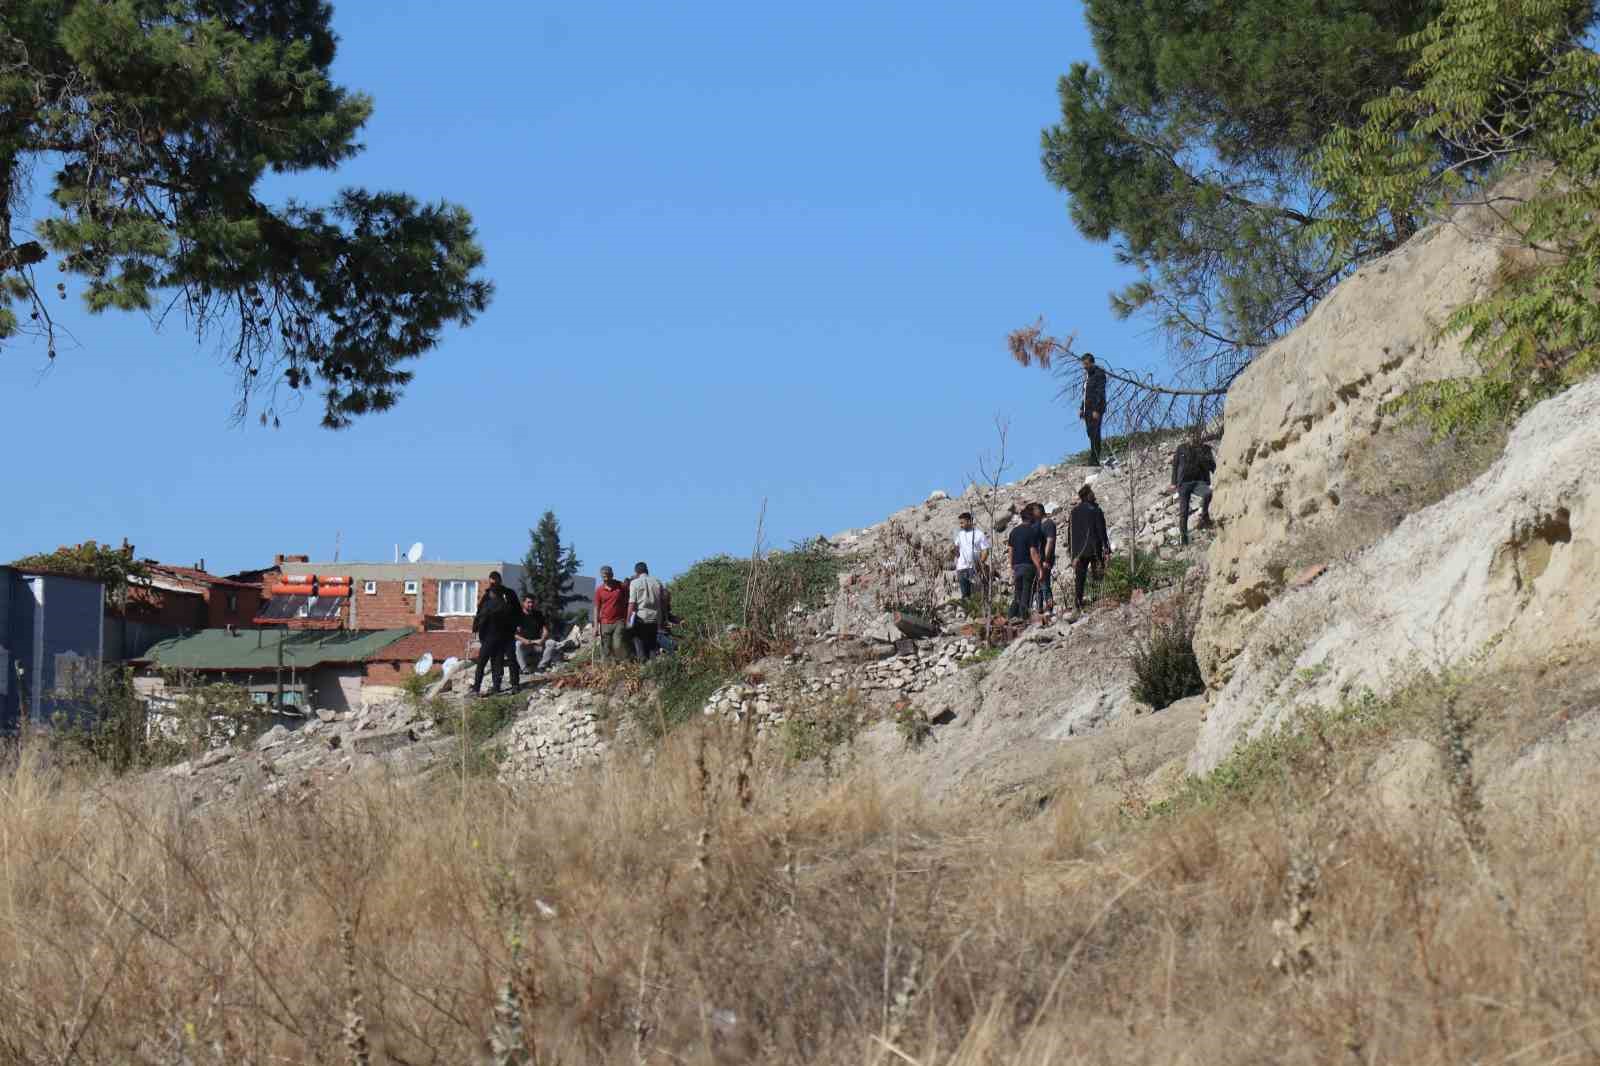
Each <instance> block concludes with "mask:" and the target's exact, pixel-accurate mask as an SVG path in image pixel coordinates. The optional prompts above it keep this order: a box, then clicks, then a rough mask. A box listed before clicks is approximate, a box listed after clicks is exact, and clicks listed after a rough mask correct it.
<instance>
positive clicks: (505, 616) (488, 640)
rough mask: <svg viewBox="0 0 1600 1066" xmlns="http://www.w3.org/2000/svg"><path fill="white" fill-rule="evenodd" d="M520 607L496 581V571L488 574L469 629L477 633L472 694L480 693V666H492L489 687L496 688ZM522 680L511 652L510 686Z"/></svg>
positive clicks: (514, 685)
mask: <svg viewBox="0 0 1600 1066" xmlns="http://www.w3.org/2000/svg"><path fill="white" fill-rule="evenodd" d="M521 617H522V608H521V607H519V606H518V605H517V597H516V594H515V593H514V592H512V591H511V590H510V589H508V588H506V587H505V586H504V585H503V584H501V583H500V571H498V570H495V571H492V572H491V573H490V574H489V587H488V588H487V589H485V590H484V592H483V595H482V596H481V597H479V598H478V613H477V614H476V615H475V616H473V619H472V631H473V632H474V633H476V634H478V670H477V673H475V674H474V675H473V678H472V694H473V695H474V696H476V695H480V694H481V690H482V687H483V668H484V666H485V665H489V666H491V667H492V668H493V673H492V674H491V675H490V676H491V681H492V682H493V685H494V689H493V691H495V692H499V691H500V674H501V672H502V671H503V670H504V669H505V664H506V652H508V651H510V650H511V648H512V634H514V633H515V632H516V631H517V622H518V621H520V620H521ZM521 683H522V670H521V668H520V667H518V666H517V658H516V656H515V655H514V654H513V655H512V656H511V688H512V690H513V691H515V690H516V688H517V686H518V685H520V684H521Z"/></svg>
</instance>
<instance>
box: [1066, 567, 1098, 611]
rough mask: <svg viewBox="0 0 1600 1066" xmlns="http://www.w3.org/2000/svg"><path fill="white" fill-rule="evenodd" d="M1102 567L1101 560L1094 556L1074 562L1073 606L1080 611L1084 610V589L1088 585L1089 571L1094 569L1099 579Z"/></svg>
mask: <svg viewBox="0 0 1600 1066" xmlns="http://www.w3.org/2000/svg"><path fill="white" fill-rule="evenodd" d="M1101 565H1102V564H1101V562H1100V560H1099V559H1096V558H1094V557H1093V556H1092V555H1086V556H1084V557H1083V558H1082V559H1074V560H1072V605H1073V606H1074V607H1076V608H1077V609H1078V610H1080V611H1081V610H1083V587H1084V585H1085V584H1087V583H1088V579H1089V571H1090V570H1091V569H1093V570H1094V571H1095V575H1096V576H1097V577H1098V576H1099V575H1100V567H1101Z"/></svg>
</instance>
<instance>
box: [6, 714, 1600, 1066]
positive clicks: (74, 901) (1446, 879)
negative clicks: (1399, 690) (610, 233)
mask: <svg viewBox="0 0 1600 1066" xmlns="http://www.w3.org/2000/svg"><path fill="white" fill-rule="evenodd" d="M743 739H744V738H742V737H741V735H740V734H739V733H738V732H737V731H735V730H732V729H722V728H718V727H706V730H702V729H701V728H699V727H694V728H688V729H684V730H680V731H678V732H677V733H675V734H673V735H672V736H671V737H669V738H668V739H667V740H666V741H665V743H664V746H663V748H662V749H661V751H660V752H659V754H658V755H657V757H656V758H655V759H654V761H653V763H652V764H651V765H645V764H643V763H642V762H626V763H622V764H619V765H617V766H614V767H612V768H609V769H607V770H604V771H597V772H596V773H594V774H593V775H591V776H588V777H585V778H580V779H579V780H578V781H577V782H576V783H574V784H572V785H570V786H568V787H566V788H562V789H552V790H547V791H538V792H535V791H519V792H514V791H507V790H505V789H503V788H501V787H498V786H495V785H493V784H490V783H487V782H481V781H480V782H473V783H471V785H470V788H471V791H470V794H469V801H468V803H467V806H466V809H465V811H463V809H462V806H461V802H460V799H459V793H458V791H457V788H458V786H457V785H456V784H449V785H448V786H445V785H440V784H435V785H421V786H419V785H417V784H415V783H410V784H400V783H396V782H392V781H385V780H382V779H377V778H372V779H365V780H363V779H354V780H348V781H347V782H346V783H345V784H343V785H341V786H339V787H337V788H336V789H333V790H330V791H327V792H325V793H322V794H320V795H316V796H314V797H313V798H312V799H311V800H310V801H308V802H304V803H300V804H298V805H295V804H289V803H280V802H277V801H261V802H258V803H254V804H246V805H241V806H239V807H237V808H235V809H234V810H232V811H230V812H228V813H223V814H219V815H209V816H207V817H206V818H204V819H197V818H194V817H190V816H186V815H185V814H184V813H183V811H182V809H181V808H180V807H179V806H178V804H177V802H176V799H175V797H174V798H164V797H162V796H161V795H159V794H157V793H159V786H151V785H149V783H148V782H146V783H144V784H143V785H140V786H136V785H135V784H134V783H131V782H96V781H86V780H82V779H77V778H71V777H65V776H62V775H61V773H59V772H57V771H53V770H51V769H49V768H47V767H45V766H44V764H43V762H42V761H41V760H40V759H39V758H38V757H37V756H36V755H34V754H26V753H25V754H24V755H23V757H22V759H21V762H20V765H19V766H17V767H16V769H15V770H14V771H13V772H10V773H8V774H6V776H4V777H3V778H0V1061H3V1062H9V1063H30V1064H32V1063H66V1062H82V1063H97V1062H99V1063H146V1062H147V1063H210V1062H216V1063H221V1062H227V1063H267V1062H328V1063H345V1062H368V1061H370V1062H373V1063H386V1062H395V1063H416V1064H420V1063H466V1062H474V1061H483V1062H524V1063H531V1062H542V1063H555V1062H563V1063H579V1062H611V1061H617V1062H629V1063H634V1064H638V1063H641V1062H657V1063H662V1064H670V1063H680V1062H694V1063H701V1062H734V1061H758V1060H759V1061H762V1062H789V1063H796V1064H800V1063H806V1064H810V1063H817V1062H853V1063H859V1062H869V1063H874V1064H890V1063H912V1064H929V1066H931V1064H934V1063H941V1064H942V1063H961V1064H969V1063H970V1064H979V1063H991V1062H993V1063H999V1062H1018V1061H1020V1062H1026V1063H1044V1062H1062V1063H1080V1062H1081V1063H1089V1062H1096V1063H1099V1062H1118V1063H1136V1062H1161V1063H1204V1064H1216V1063H1230V1064H1240V1063H1273V1064H1278V1063H1329V1062H1340V1063H1345V1062H1348V1063H1368V1062H1372V1063H1376V1062H1403V1063H1438V1064H1441V1066H1442V1064H1446V1063H1449V1064H1455V1063H1460V1062H1467V1061H1478V1062H1497V1063H1498V1062H1542V1063H1553V1062H1566V1061H1579V1060H1585V1061H1592V1060H1593V1059H1594V1058H1595V1057H1596V1056H1597V1054H1600V1010H1597V1009H1596V996H1595V991H1594V990H1595V987H1596V982H1597V979H1600V970H1597V968H1596V962H1597V956H1596V952H1597V947H1596V945H1597V944H1600V884H1597V877H1596V857H1595V852H1594V849H1593V847H1592V841H1593V840H1594V839H1595V838H1596V835H1597V833H1600V813H1597V812H1596V810H1595V809H1594V807H1595V805H1594V804H1593V803H1592V802H1590V801H1589V799H1588V797H1587V795H1586V794H1584V793H1583V792H1582V791H1581V790H1576V789H1575V790H1573V791H1572V792H1571V793H1569V794H1566V795H1557V794H1553V793H1552V794H1549V795H1544V796H1542V797H1541V798H1539V799H1537V800H1534V801H1530V802H1529V803H1528V804H1527V805H1525V806H1524V807H1522V808H1519V809H1517V810H1515V811H1511V812H1508V811H1506V810H1500V809H1496V808H1495V807H1494V805H1492V804H1491V805H1490V806H1489V807H1487V808H1484V809H1478V808H1476V807H1474V808H1473V817H1474V818H1476V819H1478V820H1479V823H1478V825H1477V828H1475V829H1474V830H1473V832H1474V833H1475V834H1476V835H1477V839H1476V841H1475V842H1474V843H1473V846H1472V847H1470V848H1469V847H1468V846H1467V842H1466V839H1465V837H1464V834H1463V832H1462V830H1461V828H1460V825H1459V824H1458V822H1457V821H1454V820H1451V819H1450V818H1448V817H1443V816H1441V817H1439V818H1437V819H1436V820H1435V821H1434V822H1426V821H1424V822H1415V821H1407V820H1404V819H1396V818H1393V817H1385V816H1381V815H1378V814H1377V813H1375V812H1374V810H1373V809H1372V808H1371V806H1370V805H1369V804H1368V803H1366V802H1365V801H1364V799H1363V797H1362V796H1361V794H1360V793H1359V791H1358V790H1355V789H1352V788H1350V787H1348V786H1347V787H1344V788H1342V789H1340V788H1337V787H1335V786H1336V785H1337V784H1338V783H1339V782H1340V781H1341V780H1343V779H1342V778H1341V776H1340V774H1339V772H1338V768H1337V767H1335V768H1333V769H1315V768H1314V769H1312V770H1308V771H1305V773H1308V774H1311V775H1313V776H1312V777H1308V778H1307V779H1306V780H1304V781H1301V782H1299V783H1298V786H1297V787H1295V788H1285V789H1281V790H1273V791H1272V795H1271V796H1270V797H1264V798H1262V799H1260V800H1259V801H1257V802H1254V803H1244V804H1233V805H1228V806H1226V807H1214V808H1205V809H1194V810H1190V811H1187V812H1185V813H1183V814H1180V815H1176V816H1173V817H1171V818H1166V819H1157V820H1154V821H1149V822H1141V823H1130V822H1128V821H1126V820H1125V819H1123V818H1121V817H1119V816H1118V814H1117V813H1116V811H1115V810H1114V809H1111V808H1108V809H1105V810H1100V809H1097V808H1095V807H1093V806H1091V805H1090V804H1089V803H1088V802H1086V801H1084V800H1082V799H1081V798H1074V797H1080V796H1081V793H1080V792H1079V791H1078V790H1075V789H1074V788H1072V787H1065V788H1062V789H1061V790H1060V791H1059V795H1061V796H1063V797H1065V798H1063V799H1061V800H1058V801H1057V803H1056V805H1055V806H1054V807H1053V808H1052V809H1051V810H1049V811H1046V812H1045V813H1043V814H1040V815H1038V816H1037V817H1036V818H1034V819H1032V820H1029V821H1023V822H1017V821H1007V820H1003V819H1002V816H1000V815H996V814H993V813H990V812H984V811H978V810H973V809H962V808H961V807H960V806H959V805H954V804H951V805H948V806H946V807H944V808H940V809H929V808H927V807H924V806H921V805H915V804H912V803H909V802H906V801H904V800H902V799H901V798H899V797H897V796H896V795H895V794H893V793H892V792H890V791H887V790H886V789H885V788H884V787H883V786H880V785H879V784H876V783H875V782H874V781H873V780H871V779H868V778H865V777H858V778H855V779H851V780H847V781H843V782H835V783H832V784H829V785H827V786H809V785H800V784H797V783H796V782H795V781H794V780H791V779H786V778H784V777H782V776H781V775H782V771H781V770H780V769H778V768H775V767H774V768H766V769H763V768H761V767H759V766H754V767H753V766H752V765H751V764H750V763H749V761H748V760H747V759H746V757H745V754H746V751H747V749H746V746H745V745H744V744H743V742H742V741H743ZM1322 773H1325V774H1327V777H1326V780H1327V782H1328V791H1327V792H1326V793H1323V792H1319V791H1318V788H1319V786H1320V785H1321V784H1322V779H1321V778H1316V777H1315V775H1316V774H1322ZM1452 781H1453V784H1452V785H1451V788H1454V789H1459V788H1460V779H1459V776H1458V777H1456V778H1454V779H1452ZM141 789H142V790H141ZM1295 797H1299V798H1295ZM1442 802H1443V803H1444V804H1445V806H1446V808H1447V809H1453V808H1452V807H1451V805H1452V804H1453V805H1454V807H1455V808H1459V807H1461V806H1462V804H1461V803H1459V802H1457V800H1456V799H1454V798H1452V797H1450V796H1445V797H1442ZM1486 871H1488V872H1486ZM1506 900H1509V901H1511V903H1512V904H1513V906H1512V907H1509V908H1508V907H1507V906H1506V904H1505V901H1506ZM1275 961H1276V965H1274V963H1275Z"/></svg>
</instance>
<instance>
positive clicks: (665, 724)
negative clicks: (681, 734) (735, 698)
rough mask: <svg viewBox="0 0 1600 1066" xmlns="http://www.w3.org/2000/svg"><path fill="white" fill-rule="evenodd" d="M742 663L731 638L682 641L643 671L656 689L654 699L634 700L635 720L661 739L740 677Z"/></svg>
mask: <svg viewBox="0 0 1600 1066" xmlns="http://www.w3.org/2000/svg"><path fill="white" fill-rule="evenodd" d="M674 607H676V602H674ZM739 660H740V655H739V653H738V651H737V649H736V647H735V646H734V641H733V639H732V637H730V636H727V635H724V636H723V637H721V638H720V639H718V638H696V637H689V638H687V639H685V640H683V641H682V642H681V643H680V644H679V645H678V650H677V651H676V652H675V653H674V654H672V655H662V656H658V657H656V658H654V659H652V660H650V661H649V662H648V663H646V664H645V666H644V669H643V670H642V671H640V676H641V677H642V678H643V679H644V680H646V681H648V682H650V683H651V684H652V685H654V686H655V700H654V702H651V701H647V700H634V701H633V702H632V704H631V708H632V710H633V716H634V720H635V721H636V722H637V723H638V725H639V727H640V728H641V729H642V730H644V732H645V734H646V735H647V736H651V737H661V736H663V735H665V734H666V733H668V732H670V731H671V730H673V729H674V728H676V727H677V726H680V725H682V724H683V723H684V722H687V721H690V720H691V719H693V718H694V716H695V715H697V714H699V713H700V712H701V710H703V709H704V707H705V704H706V700H708V699H710V698H711V694H712V693H713V692H715V691H716V690H717V689H719V688H721V687H722V686H723V685H725V684H727V683H728V682H730V681H732V680H734V679H735V678H737V677H738V676H739V670H740V668H741V667H742V666H743V665H744V664H743V663H741V662H740V661H739Z"/></svg>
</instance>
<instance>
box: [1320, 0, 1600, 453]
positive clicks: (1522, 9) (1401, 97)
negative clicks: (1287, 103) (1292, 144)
mask: <svg viewBox="0 0 1600 1066" xmlns="http://www.w3.org/2000/svg"><path fill="white" fill-rule="evenodd" d="M1596 19H1597V12H1596V5H1595V3H1594V0H1446V3H1445V5H1444V10H1443V12H1442V14H1441V15H1440V17H1439V18H1438V20H1437V21H1435V22H1434V23H1433V24H1431V25H1430V26H1428V27H1427V28H1426V29H1425V30H1423V31H1422V32H1420V33H1418V34H1415V35H1413V36H1411V37H1409V38H1408V39H1407V40H1406V41H1405V45H1406V47H1407V48H1408V49H1410V50H1411V51H1412V53H1413V54H1414V56H1415V63H1414V65H1413V67H1412V68H1411V70H1412V76H1413V77H1414V79H1415V81H1416V85H1415V87H1414V88H1410V89H1404V90H1396V91H1394V92H1392V93H1389V94H1387V95H1385V96H1383V97H1381V98H1379V99H1377V100H1374V101H1372V102H1371V103H1370V104H1369V105H1368V106H1367V107H1366V109H1365V115H1364V120H1363V121H1362V122H1360V123H1359V124H1352V125H1348V126H1343V127H1340V128H1338V129H1337V130H1335V131H1334V132H1333V133H1332V134H1330V135H1329V137H1328V138H1327V144H1326V148H1325V151H1324V152H1323V154H1322V157H1321V160H1320V163H1319V172H1320V177H1321V180H1323V181H1324V182H1325V183H1326V184H1327V186H1328V188H1329V189H1330V190H1331V191H1332V193H1333V194H1334V197H1335V199H1334V203H1333V210H1332V211H1331V212H1330V216H1329V218H1328V220H1327V222H1326V223H1325V225H1324V227H1323V229H1324V232H1325V233H1326V234H1328V236H1329V238H1330V239H1331V241H1333V242H1334V243H1335V244H1337V245H1338V246H1340V247H1360V246H1363V245H1366V244H1371V243H1373V242H1376V241H1382V240H1385V239H1389V240H1392V239H1394V238H1396V237H1398V236H1400V235H1403V234H1405V233H1407V232H1410V231H1414V230H1415V229H1416V228H1417V227H1418V226H1419V225H1421V224H1423V223H1425V222H1428V221H1432V220H1434V219H1437V218H1441V217H1444V215H1445V214H1446V213H1447V212H1448V211H1449V210H1450V209H1451V208H1452V207H1453V206H1454V205H1456V204H1459V203H1462V202H1463V201H1473V200H1477V201H1481V202H1487V203H1489V204H1490V205H1492V206H1493V207H1494V208H1495V209H1497V210H1500V211H1503V212H1504V214H1505V217H1506V220H1507V222H1508V223H1509V229H1510V231H1511V232H1512V233H1513V234H1516V235H1519V236H1520V238H1521V244H1522V247H1520V248H1514V247H1513V248H1508V249H1507V250H1506V252H1505V253H1503V258H1502V269H1501V271H1500V276H1499V278H1498V282H1499V284H1498V286H1497V288H1496V289H1495V291H1494V292H1493V293H1491V294H1490V295H1489V296H1488V297H1487V298H1485V299H1483V300H1480V301H1477V302H1476V303H1473V304H1469V305H1467V306H1466V307H1463V308H1462V309H1461V310H1459V311H1457V312H1456V313H1455V314H1454V315H1453V316H1452V317H1451V318H1450V319H1449V320H1448V322H1447V323H1446V329H1447V330H1449V331H1453V332H1458V333H1462V334H1464V335H1465V336H1466V339H1467V342H1468V344H1469V346H1470V347H1471V348H1472V350H1473V351H1474V352H1475V353H1476V354H1477V356H1478V357H1479V359H1480V361H1481V363H1482V365H1483V369H1484V374H1483V375H1482V377H1480V378H1478V379H1476V380H1474V381H1471V382H1459V381H1457V382H1443V383H1440V384H1438V385H1436V386H1433V387H1431V388H1430V389H1428V390H1427V391H1426V393H1425V394H1424V395H1421V396H1419V397H1418V399H1419V400H1420V401H1421V403H1422V405H1423V407H1424V408H1425V409H1426V410H1427V411H1428V413H1429V414H1430V415H1431V416H1432V419H1433V421H1434V423H1435V425H1436V427H1438V428H1440V429H1442V430H1450V429H1454V428H1457V427H1458V426H1461V425H1465V424H1471V423H1475V422H1481V421H1482V420H1484V419H1485V418H1487V417H1491V416H1499V417H1502V418H1509V417H1511V416H1513V415H1514V414H1516V413H1517V412H1518V411H1520V410H1521V409H1523V408H1524V407H1526V406H1527V405H1528V404H1530V403H1532V402H1533V401H1535V400H1537V399H1539V398H1540V397H1542V396H1545V395H1548V394H1550V393H1551V392H1553V391H1555V390H1557V389H1559V388H1561V387H1563V386H1564V385H1565V384H1567V383H1569V382H1571V381H1573V380H1575V379H1576V378H1577V377H1579V376H1581V375H1584V374H1588V373H1592V372H1593V371H1594V370H1596V369H1597V368H1600V306H1597V304H1596V300H1595V294H1596V292H1597V291H1600V226H1597V225H1596V219H1597V218H1600V132H1597V126H1596V122H1597V121H1600V56H1597V55H1596V53H1595V52H1594V51H1593V50H1592V49H1590V48H1588V47H1587V46H1586V45H1585V43H1584V42H1585V39H1586V37H1587V35H1588V34H1589V33H1590V32H1591V31H1592V30H1593V29H1594V27H1595V24H1596ZM1507 175H1516V177H1515V180H1507Z"/></svg>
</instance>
